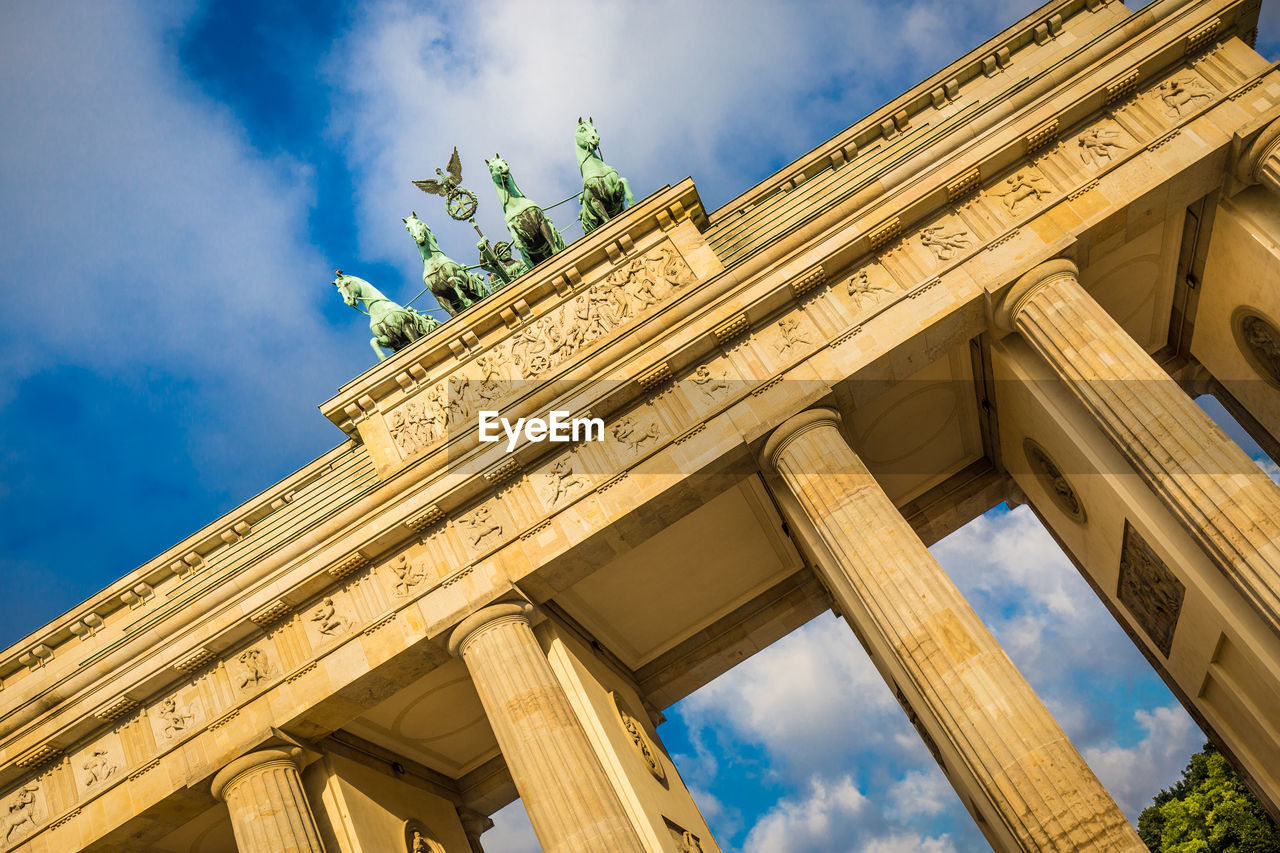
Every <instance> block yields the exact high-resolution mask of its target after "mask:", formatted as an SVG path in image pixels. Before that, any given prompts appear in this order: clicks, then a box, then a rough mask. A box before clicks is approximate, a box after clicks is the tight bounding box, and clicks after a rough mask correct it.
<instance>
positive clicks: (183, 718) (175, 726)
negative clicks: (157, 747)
mask: <svg viewBox="0 0 1280 853" xmlns="http://www.w3.org/2000/svg"><path fill="white" fill-rule="evenodd" d="M156 713H157V716H159V717H160V719H161V720H162V721H163V722H164V736H165V738H166V739H172V738H174V737H176V736H177V735H179V734H181V733H182V732H184V731H186V729H187V726H188V725H190V724H191V719H192V716H191V715H190V714H188V713H186V711H185V709H180V708H179V707H178V700H177V699H174V698H173V697H172V696H170V697H169V698H168V699H165V700H164V702H162V703H161V704H160V710H159V711H157V712H156Z"/></svg>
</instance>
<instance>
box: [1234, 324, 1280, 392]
mask: <svg viewBox="0 0 1280 853" xmlns="http://www.w3.org/2000/svg"><path fill="white" fill-rule="evenodd" d="M1231 319H1232V326H1233V331H1234V332H1235V336H1236V344H1237V346H1239V347H1240V351H1241V352H1242V353H1244V356H1245V359H1246V360H1247V361H1248V362H1249V364H1250V366H1251V367H1253V369H1254V370H1256V371H1257V372H1258V375H1259V376H1261V377H1262V378H1263V379H1265V380H1267V381H1268V382H1270V383H1271V384H1272V385H1276V386H1278V387H1280V329H1277V328H1276V327H1275V326H1274V325H1272V323H1271V321H1269V320H1267V319H1265V318H1264V317H1262V316H1260V315H1258V314H1256V313H1254V312H1253V311H1252V310H1250V309H1247V308H1242V309H1237V310H1236V312H1235V315H1234V316H1233V317H1232V318H1231Z"/></svg>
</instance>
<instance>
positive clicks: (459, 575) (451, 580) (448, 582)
mask: <svg viewBox="0 0 1280 853" xmlns="http://www.w3.org/2000/svg"><path fill="white" fill-rule="evenodd" d="M470 574H471V566H467V567H466V568H465V569H461V570H459V571H456V572H454V573H453V574H451V575H449V577H447V578H445V579H444V580H443V581H441V582H440V586H442V587H444V588H446V589H447V588H448V587H451V586H453V585H454V584H455V583H457V582H458V581H460V580H462V579H463V578H465V577H467V576H468V575H470ZM365 633H366V634H367V633H369V632H368V631H365Z"/></svg>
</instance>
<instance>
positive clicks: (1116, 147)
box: [1076, 122, 1128, 169]
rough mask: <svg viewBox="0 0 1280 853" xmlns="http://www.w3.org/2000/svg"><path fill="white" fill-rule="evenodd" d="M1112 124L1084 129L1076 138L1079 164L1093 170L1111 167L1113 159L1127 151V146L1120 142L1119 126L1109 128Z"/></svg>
mask: <svg viewBox="0 0 1280 853" xmlns="http://www.w3.org/2000/svg"><path fill="white" fill-rule="evenodd" d="M1112 124H1114V123H1112V122H1108V123H1104V124H1102V125H1098V126H1095V127H1088V128H1085V130H1084V131H1083V132H1081V134H1080V135H1079V136H1078V137H1076V149H1077V150H1078V151H1079V153H1080V162H1082V163H1084V164H1085V165H1086V166H1090V167H1092V168H1094V169H1101V168H1103V167H1105V166H1109V165H1111V163H1112V161H1113V160H1114V159H1115V157H1116V156H1117V155H1119V153H1120V152H1122V151H1125V150H1126V149H1127V147H1128V146H1126V145H1125V144H1124V143H1123V142H1121V141H1120V140H1121V139H1122V135H1121V132H1120V129H1119V126H1118V125H1116V126H1115V127H1112V126H1110V125H1112Z"/></svg>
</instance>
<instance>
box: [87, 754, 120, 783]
mask: <svg viewBox="0 0 1280 853" xmlns="http://www.w3.org/2000/svg"><path fill="white" fill-rule="evenodd" d="M82 766H83V767H84V769H85V772H86V773H88V775H87V776H86V777H85V780H84V783H85V785H86V786H93V785H96V784H98V783H99V782H105V781H106V780H108V779H110V778H111V777H112V776H114V775H115V772H116V766H115V765H114V764H112V763H111V759H109V758H108V757H107V751H106V750H105V749H95V750H94V751H93V753H92V754H91V755H90V756H89V760H88V761H86V762H85V763H84V764H83V765H82Z"/></svg>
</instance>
